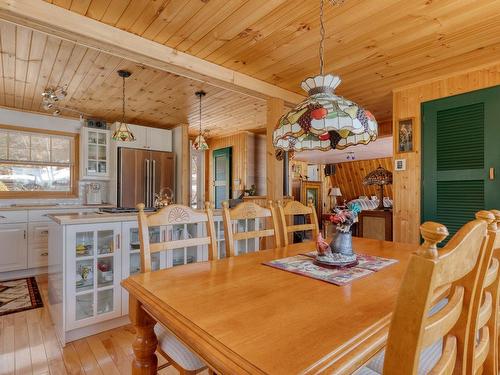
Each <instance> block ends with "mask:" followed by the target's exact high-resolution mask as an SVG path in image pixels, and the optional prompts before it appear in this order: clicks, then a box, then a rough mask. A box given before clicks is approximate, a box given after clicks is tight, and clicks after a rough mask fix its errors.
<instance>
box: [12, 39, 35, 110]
mask: <svg viewBox="0 0 500 375" xmlns="http://www.w3.org/2000/svg"><path fill="white" fill-rule="evenodd" d="M31 34H32V31H31V30H29V29H20V30H16V40H15V43H16V45H18V46H21V47H20V48H16V50H15V54H16V60H15V61H16V65H15V75H14V85H15V87H14V92H15V97H14V105H15V106H16V107H17V106H22V105H23V98H24V90H25V88H26V75H27V74H28V60H29V56H30V49H31Z"/></svg>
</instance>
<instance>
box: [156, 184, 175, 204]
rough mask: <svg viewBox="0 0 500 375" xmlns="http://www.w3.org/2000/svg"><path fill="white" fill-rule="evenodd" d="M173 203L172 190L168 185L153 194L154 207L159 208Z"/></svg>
mask: <svg viewBox="0 0 500 375" xmlns="http://www.w3.org/2000/svg"><path fill="white" fill-rule="evenodd" d="M172 203H174V192H173V191H172V189H170V188H169V187H166V188H162V189H161V190H160V192H159V193H156V194H155V200H154V203H153V205H154V207H155V208H156V209H160V208H163V207H166V206H168V205H169V204H172Z"/></svg>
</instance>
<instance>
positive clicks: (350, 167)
mask: <svg viewBox="0 0 500 375" xmlns="http://www.w3.org/2000/svg"><path fill="white" fill-rule="evenodd" d="M392 160H393V159H392V158H380V159H371V160H359V161H358V160H357V161H350V162H345V163H339V164H336V166H335V168H336V169H335V174H334V175H332V176H330V182H331V186H338V187H339V188H340V191H341V192H342V198H338V199H337V200H338V203H340V202H341V201H343V200H344V199H345V200H346V201H350V200H351V199H355V198H358V197H359V196H360V195H366V196H368V197H369V196H371V195H378V192H379V188H378V187H376V186H366V185H363V178H364V177H365V176H366V175H367V174H368V173H370V172H371V171H373V170H374V169H377V168H378V167H379V166H382V167H383V168H385V169H387V170H389V171H391V172H392V170H393V162H392ZM384 196H386V197H390V198H391V199H392V197H393V188H392V185H388V186H385V188H384Z"/></svg>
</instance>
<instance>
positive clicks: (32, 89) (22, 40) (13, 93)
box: [0, 21, 266, 136]
mask: <svg viewBox="0 0 500 375" xmlns="http://www.w3.org/2000/svg"><path fill="white" fill-rule="evenodd" d="M0 51H1V59H0V106H5V107H10V108H16V109H20V110H25V111H34V112H45V111H44V110H43V108H42V103H41V99H42V97H41V93H42V92H43V91H44V89H45V88H47V87H56V86H59V85H60V86H62V85H68V88H67V92H68V95H67V97H66V98H65V99H64V100H62V101H61V102H60V105H61V107H62V108H64V107H66V108H70V109H75V110H78V111H80V112H83V113H86V114H90V115H92V116H93V117H96V118H102V119H106V120H107V121H109V122H113V121H116V120H120V119H121V111H122V110H121V108H122V104H121V100H122V81H121V78H120V77H118V75H117V73H116V71H117V70H118V69H127V70H130V71H131V72H132V73H133V74H132V76H131V77H130V78H128V79H127V81H126V88H127V90H126V96H127V107H126V120H127V122H130V123H138V124H143V125H151V126H158V127H170V126H174V125H178V124H181V123H188V124H190V132H191V134H195V133H196V132H197V129H198V124H199V120H198V119H199V109H198V103H199V102H198V98H197V97H196V96H195V94H194V93H195V92H196V91H197V90H199V89H203V90H205V91H206V92H207V95H206V96H205V98H204V99H203V102H202V108H203V115H202V120H203V122H202V123H203V129H204V130H209V135H210V136H217V135H222V134H228V133H233V132H237V131H242V130H254V129H260V128H262V127H264V126H265V113H266V112H265V102H264V101H262V100H259V99H255V98H251V97H248V96H245V95H243V94H238V93H234V92H231V91H228V90H224V89H220V88H217V87H214V86H211V85H208V84H204V83H201V82H198V81H193V80H190V79H187V78H184V77H180V76H177V75H174V74H170V73H167V72H163V71H158V70H156V69H153V68H150V67H147V66H143V65H138V64H136V63H133V62H130V61H127V60H124V59H121V58H118V57H115V56H112V55H109V54H106V53H103V52H99V51H96V50H92V49H89V48H85V47H82V46H79V45H76V44H74V43H71V42H68V41H63V40H61V39H58V38H55V37H51V36H47V35H45V34H43V33H40V32H36V31H32V30H30V29H27V28H25V27H21V26H16V25H13V24H11V23H7V22H3V21H0ZM62 115H66V116H69V117H78V113H75V112H70V111H64V110H63V111H62Z"/></svg>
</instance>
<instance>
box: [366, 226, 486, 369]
mask: <svg viewBox="0 0 500 375" xmlns="http://www.w3.org/2000/svg"><path fill="white" fill-rule="evenodd" d="M486 227H487V224H486V223H485V222H484V221H483V220H474V221H471V222H469V223H467V224H465V225H464V226H463V227H462V228H461V229H460V230H459V231H458V232H457V233H456V234H455V235H454V236H453V237H452V238H451V239H450V241H449V242H448V243H447V244H446V245H445V246H444V247H443V248H442V249H441V250H439V253H438V249H437V244H438V243H440V242H441V241H443V240H444V239H445V238H446V237H447V236H448V230H447V228H446V227H445V226H444V225H441V224H438V223H433V222H426V223H424V224H422V225H421V227H420V232H421V235H422V237H423V238H424V243H423V244H422V245H421V246H420V247H419V249H418V251H417V252H416V253H415V254H413V255H412V256H411V258H410V262H409V264H408V267H407V270H406V273H405V276H404V278H403V281H402V284H401V288H400V291H399V295H398V299H397V302H396V308H395V310H394V313H393V315H392V320H391V324H390V328H389V336H388V339H387V346H386V348H385V351H384V352H382V353H380V354H379V355H377V356H376V357H375V358H374V360H372V361H370V362H369V363H368V364H367V365H366V366H365V367H363V368H362V369H360V370H359V371H358V372H357V374H362V375H373V374H384V375H417V374H429V373H431V374H453V373H455V374H459V373H460V374H465V373H466V372H465V366H466V358H467V353H466V350H467V340H468V337H469V329H470V317H471V314H472V308H473V306H472V301H474V297H475V295H476V293H477V290H478V275H479V272H480V269H481V265H482V261H483V256H484V249H485V247H484V246H483V241H484V238H485V237H486ZM443 290H449V294H448V298H446V299H440V297H439V302H438V303H437V304H436V303H435V302H436V300H437V299H438V298H437V296H441V295H442V293H443ZM382 370H383V371H382ZM467 373H468V372H467Z"/></svg>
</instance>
